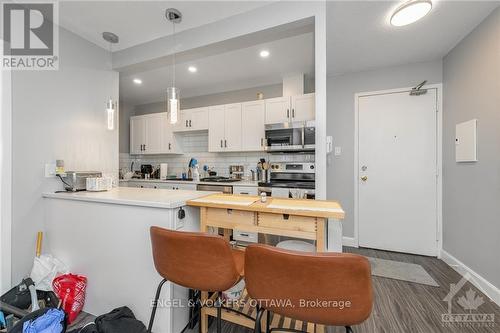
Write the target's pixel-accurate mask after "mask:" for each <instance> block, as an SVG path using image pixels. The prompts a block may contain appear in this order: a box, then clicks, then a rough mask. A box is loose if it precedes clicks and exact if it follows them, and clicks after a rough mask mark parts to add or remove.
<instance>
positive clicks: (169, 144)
mask: <svg viewBox="0 0 500 333" xmlns="http://www.w3.org/2000/svg"><path fill="white" fill-rule="evenodd" d="M171 149H172V144H171V143H170V142H169V143H168V150H171Z"/></svg>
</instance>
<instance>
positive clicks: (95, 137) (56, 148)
mask: <svg viewBox="0 0 500 333" xmlns="http://www.w3.org/2000/svg"><path fill="white" fill-rule="evenodd" d="M59 43H60V46H59V52H60V54H59V59H60V65H59V70H58V71H18V72H14V73H13V74H12V81H13V86H12V101H13V111H12V113H13V130H12V132H13V178H12V179H13V181H12V187H13V191H12V200H13V209H12V214H13V222H12V258H13V260H12V283H18V282H19V280H20V279H21V278H22V277H24V276H26V275H27V274H29V272H30V269H31V266H32V262H33V257H34V252H35V240H36V232H37V231H39V230H43V225H42V221H43V215H44V210H43V200H42V198H41V194H42V192H45V191H54V190H56V189H61V188H62V186H61V185H60V182H59V181H58V180H56V179H46V178H44V164H45V163H47V162H51V161H54V160H56V159H63V160H64V161H65V166H66V170H98V171H103V172H105V173H109V174H113V175H115V176H116V177H117V170H118V129H115V130H114V131H108V130H107V128H106V112H105V102H106V100H107V99H108V98H109V95H110V93H111V94H112V96H113V98H114V99H115V100H117V99H118V74H117V73H116V72H112V71H110V68H111V64H110V57H109V53H108V52H107V51H105V50H103V49H101V48H99V47H97V46H96V45H94V44H92V43H90V42H88V41H86V40H84V39H82V38H80V37H78V36H76V35H75V34H73V33H70V32H68V31H67V30H64V29H60V33H59ZM46 236H47V237H49V238H50V235H46ZM68 236H70V237H78V235H68ZM91 241H92V240H89V246H91Z"/></svg>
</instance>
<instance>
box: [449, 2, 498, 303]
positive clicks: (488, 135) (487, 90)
mask: <svg viewBox="0 0 500 333" xmlns="http://www.w3.org/2000/svg"><path fill="white" fill-rule="evenodd" d="M443 87H444V93H443V99H444V113H443V115H444V129H443V249H444V250H445V251H446V252H448V253H449V254H451V255H452V256H453V257H455V258H457V259H458V260H459V261H461V262H462V263H464V264H465V265H466V266H468V267H469V268H470V269H472V270H473V271H475V272H476V273H477V274H478V275H480V276H482V277H483V278H484V279H486V280H488V281H489V282H490V283H492V284H493V285H495V286H496V288H500V263H499V260H498V254H499V253H500V204H499V203H500V154H499V152H500V8H499V9H496V10H495V11H494V12H493V13H492V14H491V15H490V16H489V17H488V18H487V19H486V20H485V21H484V22H482V23H481V24H480V25H479V26H478V27H477V28H476V29H474V30H473V31H472V32H471V33H470V34H469V35H468V36H467V37H466V38H465V39H464V40H462V41H461V42H460V43H459V44H458V45H457V46H456V47H455V48H454V49H453V50H451V51H450V53H449V54H448V55H447V56H446V57H445V58H444V61H443ZM473 118H477V119H478V159H479V161H478V162H475V163H456V162H455V125H456V124H457V123H460V122H463V121H467V120H470V119H473ZM496 297H497V302H498V300H500V292H499V291H498V289H497V291H496Z"/></svg>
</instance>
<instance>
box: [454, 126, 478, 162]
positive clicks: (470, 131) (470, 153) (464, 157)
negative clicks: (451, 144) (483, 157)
mask: <svg viewBox="0 0 500 333" xmlns="http://www.w3.org/2000/svg"><path fill="white" fill-rule="evenodd" d="M455 159H456V161H457V162H477V119H472V120H469V121H465V122H463V123H460V124H457V125H456V128H455Z"/></svg>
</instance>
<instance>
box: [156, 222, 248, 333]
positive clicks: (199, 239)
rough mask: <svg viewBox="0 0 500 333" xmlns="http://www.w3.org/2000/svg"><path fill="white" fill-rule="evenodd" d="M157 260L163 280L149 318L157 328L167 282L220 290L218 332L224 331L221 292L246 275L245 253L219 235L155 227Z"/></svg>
mask: <svg viewBox="0 0 500 333" xmlns="http://www.w3.org/2000/svg"><path fill="white" fill-rule="evenodd" d="M150 234H151V244H152V249H153V261H154V264H155V268H156V270H157V271H158V273H159V274H160V275H161V276H162V277H163V280H162V281H161V282H160V284H159V285H158V288H157V290H156V296H155V299H154V303H153V309H152V311H151V318H150V320H149V325H148V332H151V329H152V328H153V322H154V319H155V314H156V308H157V303H158V299H159V297H160V292H161V288H162V287H163V285H164V284H165V282H167V281H170V282H173V283H175V284H178V285H180V286H183V287H186V288H190V289H195V290H200V291H206V292H217V293H219V295H218V296H219V298H218V300H217V304H216V307H217V332H219V333H220V332H221V304H220V292H222V291H224V290H227V289H229V288H231V287H233V286H234V285H235V284H236V283H238V282H239V281H240V280H241V278H242V277H243V270H244V258H245V257H244V252H243V251H240V250H235V249H232V248H231V246H230V245H229V243H228V242H227V241H226V240H225V239H224V238H222V237H221V236H218V235H211V234H206V233H199V232H184V231H173V230H168V229H163V228H160V227H151V229H150Z"/></svg>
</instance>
